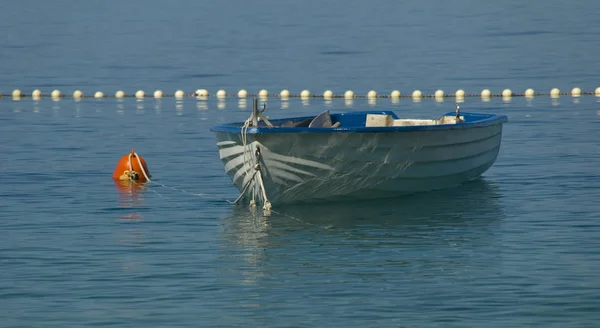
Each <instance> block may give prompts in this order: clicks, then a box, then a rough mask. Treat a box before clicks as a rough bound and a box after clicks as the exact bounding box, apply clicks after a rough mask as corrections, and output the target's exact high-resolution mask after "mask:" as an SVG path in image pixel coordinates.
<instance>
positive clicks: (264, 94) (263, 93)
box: [258, 89, 269, 98]
mask: <svg viewBox="0 0 600 328" xmlns="http://www.w3.org/2000/svg"><path fill="white" fill-rule="evenodd" d="M258 96H259V97H260V98H267V97H268V96H269V91H267V90H265V89H262V90H260V91H259V92H258Z"/></svg>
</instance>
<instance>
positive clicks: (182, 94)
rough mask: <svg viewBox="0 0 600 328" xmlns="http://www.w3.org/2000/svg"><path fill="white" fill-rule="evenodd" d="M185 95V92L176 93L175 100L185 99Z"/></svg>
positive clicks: (178, 91)
mask: <svg viewBox="0 0 600 328" xmlns="http://www.w3.org/2000/svg"><path fill="white" fill-rule="evenodd" d="M184 95H185V93H184V92H183V90H177V91H175V98H183V96H184Z"/></svg>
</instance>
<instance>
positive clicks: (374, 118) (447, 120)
mask: <svg viewBox="0 0 600 328" xmlns="http://www.w3.org/2000/svg"><path fill="white" fill-rule="evenodd" d="M460 122H464V117H463V116H461V117H460V118H459V119H458V120H457V119H456V116H442V117H441V118H440V119H439V120H428V119H394V118H393V117H392V116H391V115H385V114H367V119H366V122H365V126H366V127H383V126H422V125H438V124H456V123H460Z"/></svg>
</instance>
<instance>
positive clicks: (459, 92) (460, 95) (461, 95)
mask: <svg viewBox="0 0 600 328" xmlns="http://www.w3.org/2000/svg"><path fill="white" fill-rule="evenodd" d="M454 95H455V96H456V98H464V97H465V90H463V89H458V90H456V93H455V94H454Z"/></svg>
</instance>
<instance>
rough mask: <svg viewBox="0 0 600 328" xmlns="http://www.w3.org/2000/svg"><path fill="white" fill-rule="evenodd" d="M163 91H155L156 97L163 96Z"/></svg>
mask: <svg viewBox="0 0 600 328" xmlns="http://www.w3.org/2000/svg"><path fill="white" fill-rule="evenodd" d="M162 96H163V92H162V91H161V90H156V91H154V98H162Z"/></svg>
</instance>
